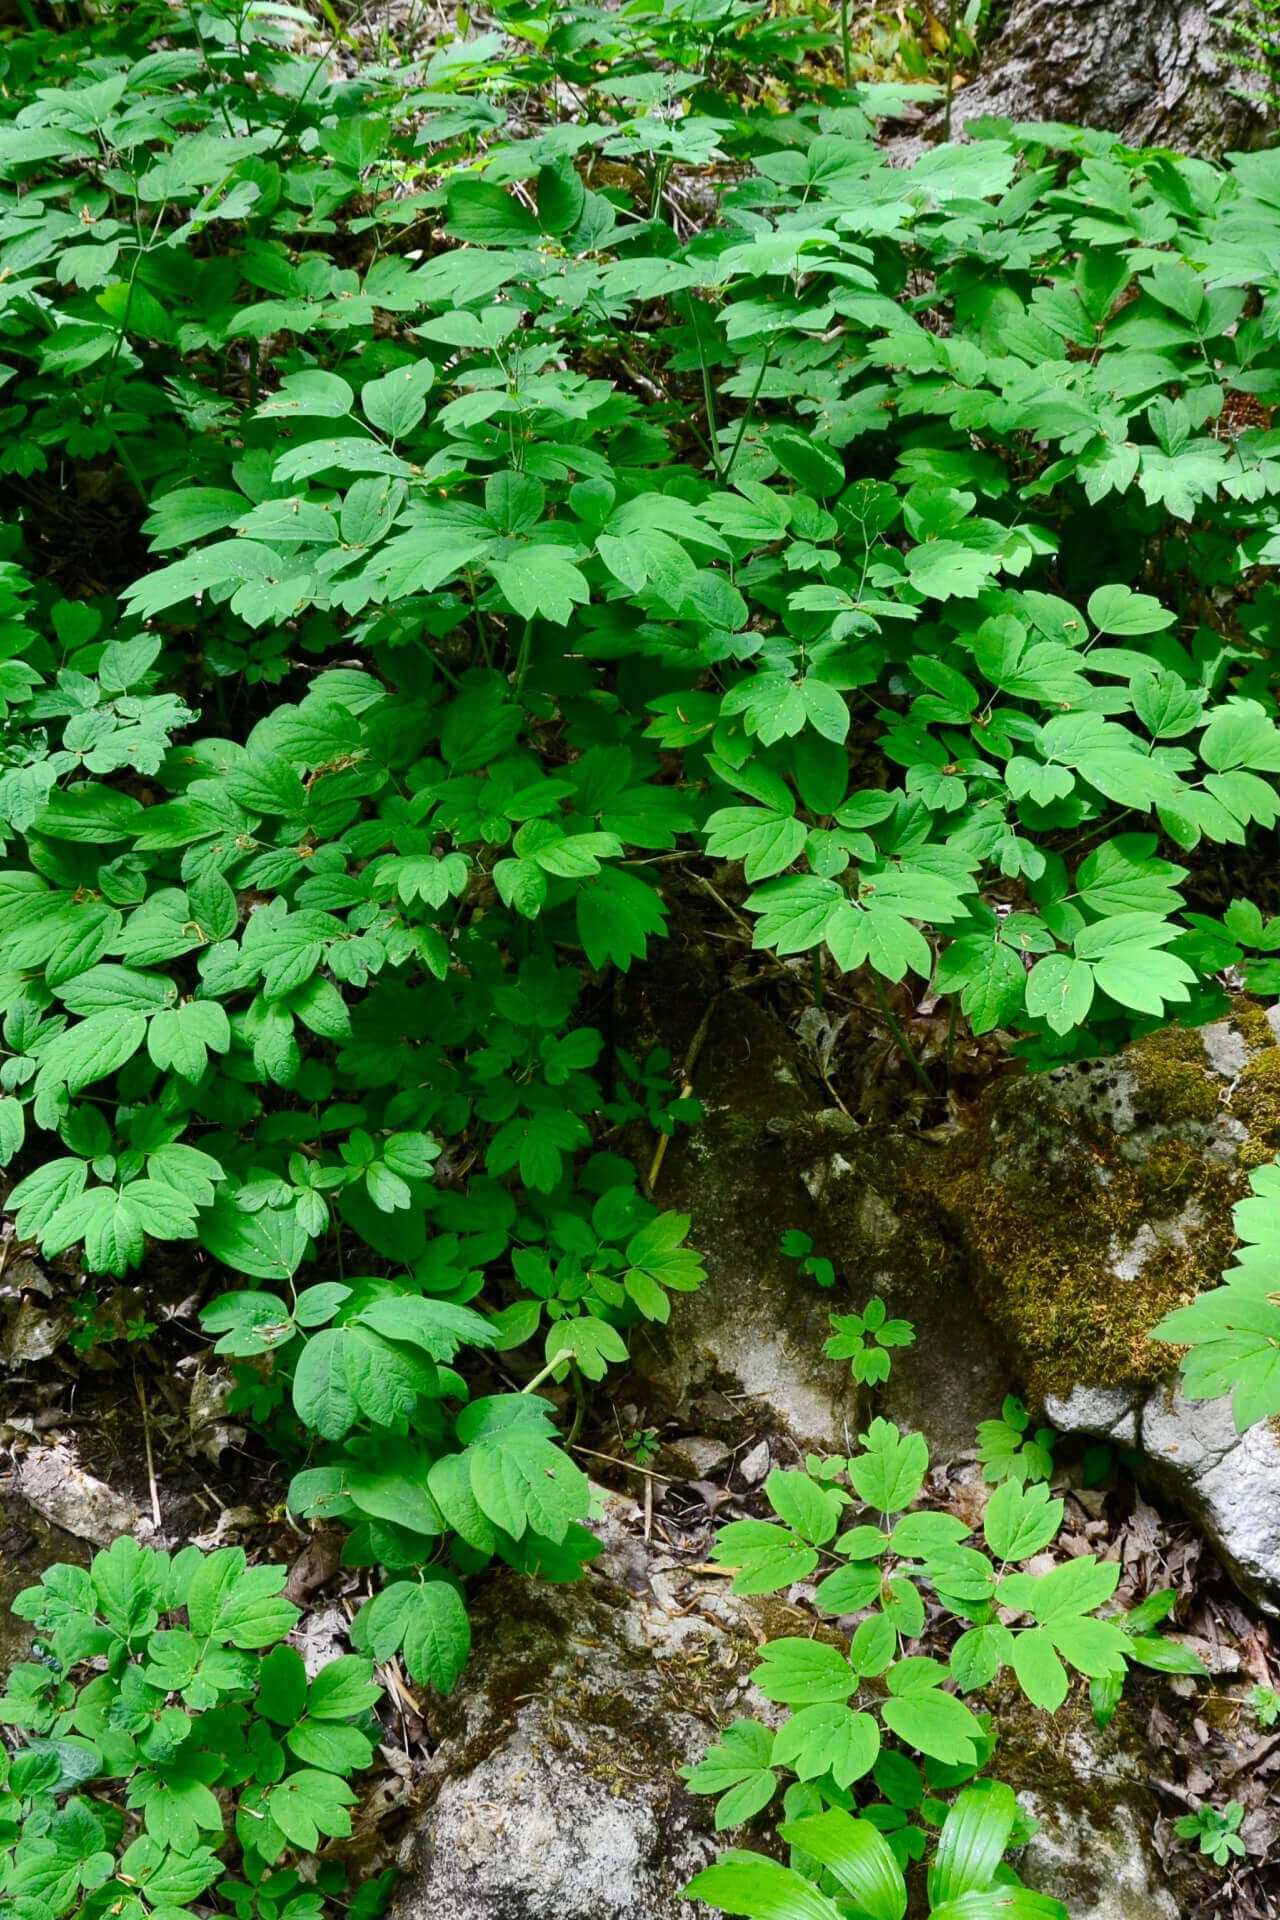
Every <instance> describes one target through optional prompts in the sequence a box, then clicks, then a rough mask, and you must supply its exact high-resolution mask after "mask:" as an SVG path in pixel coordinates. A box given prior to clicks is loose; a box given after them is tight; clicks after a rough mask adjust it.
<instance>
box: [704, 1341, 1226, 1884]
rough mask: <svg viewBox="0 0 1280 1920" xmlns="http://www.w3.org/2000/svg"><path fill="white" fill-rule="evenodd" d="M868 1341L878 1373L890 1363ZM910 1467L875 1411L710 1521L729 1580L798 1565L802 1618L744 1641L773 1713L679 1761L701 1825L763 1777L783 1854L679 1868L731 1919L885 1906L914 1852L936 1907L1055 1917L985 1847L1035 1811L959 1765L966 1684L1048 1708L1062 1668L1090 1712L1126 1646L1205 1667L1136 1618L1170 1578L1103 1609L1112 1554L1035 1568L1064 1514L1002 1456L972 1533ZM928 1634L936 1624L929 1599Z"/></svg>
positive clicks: (771, 1588)
mask: <svg viewBox="0 0 1280 1920" xmlns="http://www.w3.org/2000/svg"><path fill="white" fill-rule="evenodd" d="M873 1304H874V1303H873ZM864 1317H865V1316H864ZM908 1331H909V1330H908ZM859 1358H860V1355H859V1354H858V1353H855V1354H854V1355H853V1356H852V1364H853V1368H854V1372H855V1376H856V1377H858V1378H859V1379H864V1378H865V1377H866V1376H865V1374H864V1373H859V1370H858V1361H859ZM884 1358H885V1366H884V1369H883V1373H882V1374H880V1375H878V1376H877V1378H883V1377H884V1376H885V1375H887V1373H888V1371H889V1365H890V1360H889V1356H888V1355H887V1354H886V1355H885V1356H884ZM928 1470H929V1451H928V1447H927V1445H926V1443H925V1441H924V1440H923V1438H922V1437H921V1436H920V1435H919V1434H918V1433H906V1432H903V1431H901V1430H900V1429H899V1428H898V1427H896V1426H895V1425H894V1424H893V1423H892V1422H891V1421H888V1420H884V1419H875V1420H872V1421H871V1423H870V1425H869V1426H868V1428H867V1430H866V1431H865V1432H864V1433H863V1434H862V1435H861V1436H860V1444H859V1449H858V1451H857V1452H856V1453H854V1454H853V1455H851V1456H850V1457H849V1458H847V1459H846V1458H843V1457H833V1458H826V1459H824V1458H821V1457H818V1456H813V1457H810V1458H809V1459H808V1460H807V1461H806V1462H805V1466H804V1468H803V1469H799V1468H792V1469H776V1470H775V1471H774V1472H772V1473H771V1474H770V1475H769V1477H768V1479H767V1481H766V1482H765V1487H764V1492H765V1496H766V1498H767V1499H768V1502H769V1505H770V1506H771V1507H772V1509H773V1512H774V1515H775V1518H774V1519H772V1520H737V1521H733V1522H731V1523H730V1524H729V1525H728V1526H726V1527H723V1528H722V1529H721V1531H720V1534H719V1536H718V1538H717V1540H716V1544H715V1547H714V1549H713V1558H714V1559H715V1560H716V1561H717V1562H718V1563H719V1564H720V1565H721V1566H722V1567H724V1568H725V1569H726V1570H731V1571H732V1573H733V1591H734V1592H735V1593H739V1594H770V1593H780V1592H783V1591H785V1590H787V1589H789V1588H791V1587H794V1586H796V1585H797V1584H798V1583H800V1582H804V1583H806V1585H808V1584H809V1583H813V1582H816V1584H815V1585H813V1587H812V1606H813V1608H814V1610H815V1612H816V1614H817V1615H818V1616H819V1620H820V1621H821V1625H820V1626H819V1627H818V1628H817V1629H816V1630H815V1631H814V1632H812V1633H810V1634H804V1635H792V1636H787V1637H785V1638H781V1639H772V1640H768V1641H766V1643H765V1644H764V1645H763V1646H762V1647H761V1648H760V1652H759V1660H758V1664H757V1667H756V1670H755V1674H754V1676H753V1678H754V1683H755V1686H756V1687H757V1688H758V1690H759V1691H760V1692H761V1693H762V1694H763V1695H764V1696H765V1698H766V1699H767V1700H770V1701H773V1702H775V1703H776V1704H778V1705H780V1706H782V1707H786V1708H790V1709H791V1711H790V1712H789V1713H788V1714H787V1715H786V1717H785V1718H784V1719H783V1720H782V1721H781V1724H780V1725H777V1726H776V1727H770V1726H766V1725H765V1724H763V1723H762V1722H761V1721H759V1720H750V1719H740V1720H736V1721H734V1722H733V1724H732V1725H731V1726H730V1727H729V1728H727V1729H726V1730H725V1732H724V1733H723V1735H722V1737H721V1739H720V1740H719V1741H718V1742H717V1743H716V1744H715V1745H713V1746H712V1747H711V1748H710V1749H709V1751H708V1752H707V1754H706V1755H705V1756H704V1758H703V1759H702V1760H701V1761H699V1762H698V1764H697V1765H696V1766H691V1767H687V1768H686V1769H685V1770H684V1771H685V1778H686V1780H687V1782H688V1785H689V1787H690V1789H691V1791H693V1792H694V1793H704V1794H715V1795H716V1796H717V1804H716V1815H715V1819H716V1826H717V1827H718V1828H721V1829H725V1828H734V1827H739V1826H741V1825H742V1824H743V1823H744V1822H745V1821H748V1820H751V1819H753V1818H754V1817H756V1816H758V1815H760V1814H761V1813H762V1812H764V1811H765V1810H767V1809H769V1808H770V1807H771V1806H772V1805H773V1804H774V1802H775V1800H776V1798H777V1795H778V1793H779V1790H780V1788H781V1790H782V1811H783V1820H782V1823H781V1824H780V1826H779V1828H778V1832H779V1835H780V1837H781V1838H782V1839H783V1840H784V1841H786V1842H787V1844H788V1846H789V1848H790V1850H791V1851H790V1865H789V1866H783V1865H781V1864H780V1863H779V1862H778V1861H776V1860H773V1859H771V1858H769V1857H767V1856H765V1855H763V1854H760V1853H756V1852H752V1851H746V1850H741V1849H734V1850H731V1851H730V1852H728V1853H726V1854H724V1855H723V1856H722V1857H721V1859H720V1860H719V1861H718V1862H717V1863H716V1864H715V1865H714V1866H711V1867H709V1868H708V1869H707V1870H706V1871H705V1872H703V1873H700V1874H699V1875H697V1876H696V1878H695V1879H694V1880H693V1881H692V1882H691V1883H690V1885H689V1887H688V1889H687V1892H688V1893H689V1895H690V1896H693V1897H697V1898H699V1899H702V1900H705V1901H707V1902H708V1903H709V1904H710V1905H711V1906H713V1907H718V1908H720V1909H721V1910H723V1911H724V1912H726V1913H731V1914H742V1915H746V1916H749V1920H837V1917H838V1916H840V1915H842V1914H845V1913H854V1914H857V1915H858V1916H860V1917H861V1916H867V1917H868V1920H903V1916H904V1915H905V1913H906V1910H907V1902H908V1891H909V1886H908V1882H909V1875H910V1870H911V1868H912V1867H913V1866H914V1865H915V1864H916V1863H917V1862H920V1861H922V1860H923V1859H925V1857H926V1856H927V1855H928V1856H930V1857H931V1864H930V1866H929V1869H928V1873H927V1880H926V1892H927V1897H928V1902H929V1912H930V1913H931V1914H932V1915H933V1917H934V1920H1063V1916H1064V1915H1065V1909H1064V1908H1063V1907H1062V1906H1061V1905H1060V1904H1059V1902H1057V1901H1056V1900H1052V1899H1048V1898H1046V1897H1045V1896H1044V1895H1041V1894H1038V1893H1034V1892H1030V1891H1028V1890H1027V1889H1025V1888H1023V1887H1022V1886H1021V1884H1020V1882H1019V1881H1018V1879H1017V1876H1016V1875H1015V1874H1014V1873H1013V1871H1012V1870H1011V1869H1010V1868H1009V1867H1008V1866H1006V1865H1005V1864H1003V1856H1004V1853H1005V1851H1006V1849H1007V1848H1009V1847H1010V1846H1016V1845H1018V1844H1020V1843H1021V1842H1022V1841H1023V1840H1025V1839H1026V1838H1027V1837H1028V1835H1029V1833H1030V1831H1032V1830H1033V1828H1031V1827H1029V1826H1028V1824H1027V1822H1026V1820H1025V1818H1024V1816H1023V1815H1022V1813H1021V1811H1020V1809H1019V1808H1018V1805H1017V1802H1016V1800H1015V1799H1014V1796H1013V1793H1012V1792H1011V1791H1010V1789H1009V1788H1008V1787H1007V1786H1005V1785H1003V1784H1001V1783H1000V1782H998V1781H995V1780H990V1779H986V1780H980V1781H978V1780H975V1776H976V1775H978V1774H979V1773H980V1772H982V1771H984V1770H985V1769H986V1768H987V1766H988V1765H990V1764H992V1760H993V1754H994V1753H995V1751H996V1748H997V1739H996V1730H995V1728H994V1726H993V1723H992V1719H991V1716H990V1714H989V1713H986V1712H983V1711H980V1710H979V1709H978V1708H977V1707H975V1706H973V1705H971V1704H970V1702H969V1698H968V1697H967V1696H974V1695H980V1694H981V1693H982V1691H983V1690H984V1689H985V1688H988V1687H990V1686H991V1685H992V1684H993V1683H994V1682H996V1681H997V1680H998V1679H999V1678H1000V1677H1001V1675H1003V1674H1006V1673H1007V1674H1009V1675H1010V1676H1011V1678H1012V1680H1013V1682H1014V1683H1015V1684H1016V1685H1017V1687H1018V1688H1019V1689H1020V1690H1021V1692H1022V1693H1023V1694H1024V1696H1025V1697H1026V1699H1027V1700H1028V1701H1029V1702H1030V1703H1031V1705H1032V1706H1033V1707H1039V1708H1043V1709H1046V1710H1047V1711H1049V1712H1053V1711H1056V1710H1057V1709H1058V1708H1060V1707H1061V1706H1062V1705H1063V1704H1064V1702H1065V1701H1066V1699H1067V1695H1068V1692H1069V1690H1070V1687H1071V1684H1072V1676H1073V1674H1074V1675H1077V1676H1081V1677H1083V1678H1084V1679H1085V1680H1086V1681H1087V1682H1088V1684H1089V1688H1090V1693H1091V1697H1092V1702H1093V1710H1094V1714H1095V1717H1096V1718H1097V1719H1098V1721H1099V1722H1100V1724H1105V1723H1106V1721H1107V1720H1109V1719H1110V1717H1111V1716H1112V1714H1113V1713H1114V1712H1115V1709H1116V1707H1117V1705H1118V1702H1119V1698H1120V1690H1121V1687H1122V1685H1123V1682H1124V1676H1125V1673H1126V1671H1127V1670H1128V1668H1129V1666H1130V1665H1131V1664H1137V1665H1139V1666H1146V1667H1151V1668H1154V1669H1156V1670H1157V1671H1160V1672H1166V1673H1185V1674H1203V1673H1204V1671H1205V1669H1204V1668H1203V1666H1202V1665H1201V1662H1200V1660H1199V1659H1198V1658H1197V1656H1196V1655H1195V1654H1194V1653H1192V1652H1191V1650H1190V1649H1189V1648H1187V1647H1185V1646H1183V1645H1181V1644H1180V1643H1179V1642H1177V1641H1176V1640H1169V1639H1166V1638H1164V1637H1163V1636H1162V1635H1160V1634H1159V1633H1158V1632H1156V1628H1157V1627H1158V1625H1159V1623H1160V1621H1161V1620H1163V1619H1165V1618H1166V1617H1167V1616H1168V1614H1169V1613H1170V1612H1171V1611H1172V1608H1173V1606H1174V1604H1175V1603H1176V1598H1177V1596H1176V1594H1175V1593H1174V1592H1172V1591H1168V1592H1162V1593H1157V1594H1153V1595H1152V1596H1151V1597H1150V1598H1149V1599H1147V1600H1146V1601H1144V1602H1143V1603H1142V1604H1141V1605H1140V1606H1138V1607H1136V1608H1134V1609H1132V1610H1131V1611H1130V1613H1129V1614H1128V1615H1127V1616H1126V1615H1124V1614H1121V1613H1112V1614H1111V1615H1110V1616H1107V1615H1104V1613H1103V1611H1102V1610H1103V1609H1104V1608H1105V1607H1107V1605H1108V1603H1109V1602H1110V1601H1111V1599H1112V1596H1113V1595H1114V1593H1115V1590H1116V1587H1117V1584H1118V1582H1119V1579H1120V1572H1121V1567H1120V1563H1119V1561H1117V1560H1099V1559H1097V1558H1096V1557H1095V1556H1094V1555H1092V1554H1081V1555H1077V1556H1074V1557H1071V1558H1067V1559H1063V1560H1061V1561H1060V1562H1059V1563H1058V1564H1057V1565H1055V1566H1052V1567H1050V1568H1049V1570H1048V1571H1043V1570H1042V1561H1043V1556H1044V1555H1046V1553H1048V1552H1049V1550H1050V1549H1051V1548H1052V1546H1053V1543H1054V1541H1055V1539H1056V1538H1057V1535H1058V1532H1059V1529H1060V1527H1061V1525H1062V1522H1063V1517H1064V1513H1065V1506H1064V1502H1063V1501H1062V1500H1061V1499H1056V1498H1054V1497H1053V1496H1052V1495H1051V1492H1050V1489H1049V1487H1048V1486H1046V1485H1045V1484H1044V1481H1043V1480H1031V1481H1030V1482H1029V1483H1024V1480H1025V1477H1024V1476H1021V1475H1017V1474H1010V1475H1006V1477H1004V1478H1003V1479H1002V1480H1001V1482H1000V1484H999V1485H998V1486H997V1487H996V1488H995V1490H994V1491H993V1493H992V1494H991V1496H990V1498H989V1499H988V1501H987V1504H986V1510H985V1512H984V1514H983V1518H982V1528H981V1534H980V1536H979V1538H978V1539H975V1537H974V1534H973V1531H972V1530H971V1529H970V1528H969V1527H968V1526H967V1525H966V1524H965V1522H964V1521H963V1520H961V1519H960V1518H959V1517H958V1516H957V1515H956V1514H954V1513H949V1512H944V1511H939V1510H937V1509H931V1508H928V1507H922V1506H920V1505H919V1504H918V1503H919V1501H920V1498H921V1495H922V1493H923V1491H924V1487H925V1480H926V1476H927V1473H928ZM849 1523H852V1524H849ZM979 1541H980V1543H979ZM1028 1563H1034V1564H1035V1566H1036V1571H1035V1572H1032V1571H1030V1568H1029V1565H1028ZM931 1603H932V1604H933V1606H934V1608H935V1609H936V1608H938V1607H940V1608H941V1610H942V1613H943V1614H944V1615H945V1616H947V1617H948V1618H949V1619H950V1621H951V1622H952V1623H953V1624H954V1626H956V1627H959V1628H960V1629H961V1631H960V1632H959V1633H958V1634H953V1635H952V1637H951V1639H950V1643H949V1646H948V1648H947V1650H946V1656H945V1658H939V1657H937V1655H936V1654H935V1653H933V1652H930V1653H925V1652H923V1651H921V1650H919V1649H920V1643H921V1642H922V1640H923V1639H924V1637H925V1634H926V1622H927V1621H928V1619H929V1610H930V1604H931ZM930 1631H931V1632H932V1633H933V1634H934V1636H935V1638H936V1633H937V1615H936V1611H935V1614H934V1620H933V1623H932V1626H931V1628H930ZM996 1764H997V1765H998V1760H997V1761H996ZM784 1783H785V1784H784ZM969 1783H972V1784H969ZM956 1787H961V1788H962V1789H963V1790H962V1791H961V1792H960V1794H959V1795H958V1797H957V1798H956V1799H955V1800H954V1801H953V1802H951V1803H950V1804H948V1799H947V1796H948V1795H949V1794H950V1793H951V1792H952V1791H954V1789H955V1788H956ZM842 1902H843V1903H844V1904H841V1903H842Z"/></svg>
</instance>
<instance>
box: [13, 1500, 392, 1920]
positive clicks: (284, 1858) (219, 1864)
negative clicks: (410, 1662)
mask: <svg viewBox="0 0 1280 1920" xmlns="http://www.w3.org/2000/svg"><path fill="white" fill-rule="evenodd" d="M285 1575H286V1569H285V1568H284V1567H247V1566H246V1565H245V1557H244V1554H243V1553H242V1552H241V1550H240V1549H239V1548H238V1547H225V1548H223V1549H221V1550H220V1551H218V1552H216V1553H210V1554H202V1553H201V1552H200V1550H199V1549H198V1548H197V1547H187V1548H184V1549H183V1551H182V1552H181V1553H179V1554H177V1555H175V1556H173V1557H172V1558H171V1557H170V1556H169V1555H168V1554H165V1553H160V1552H157V1550H156V1549H155V1548H153V1547H140V1546H139V1545H138V1544H137V1543H136V1541H133V1540H131V1539H129V1538H128V1537H127V1536H124V1535H122V1536H121V1538H119V1539H118V1540H116V1541H115V1542H114V1543H113V1544H112V1546H111V1548H110V1550H109V1551H107V1552H104V1553H99V1554H97V1555H96V1556H95V1558H94V1561H93V1564H92V1566H91V1567H89V1568H85V1567H71V1566H57V1567H52V1568H50V1569H49V1571H48V1572H47V1573H46V1574H45V1576H44V1578H43V1580H42V1581H41V1582H40V1584H39V1585H38V1586H36V1587H31V1588H28V1589H27V1590H26V1592H24V1593H21V1594H19V1596H18V1598H17V1601H16V1603H15V1611H16V1612H17V1614H18V1615H19V1616H20V1617H21V1618H22V1619H25V1620H28V1621H30V1622H31V1623H32V1625H33V1626H34V1627H35V1629H36V1630H37V1632H38V1633H39V1634H40V1635H42V1636H43V1638H42V1639H40V1640H38V1641H37V1643H36V1647H35V1651H37V1652H38V1653H39V1655H40V1657H39V1658H38V1659H36V1660H31V1661H22V1662H19V1664H18V1665H17V1666H15V1667H14V1668H13V1670H12V1671H11V1673H10V1674H9V1678H8V1684H7V1686H6V1689H5V1692H4V1693H3V1695H0V1723H3V1724H5V1725H6V1726H10V1727H14V1728H18V1729H21V1731H22V1737H23V1744H22V1745H21V1747H20V1748H19V1750H18V1752H17V1753H16V1754H15V1755H14V1756H13V1758H12V1760H10V1757H9V1754H8V1753H7V1752H4V1751H2V1750H0V1884H2V1885H3V1888H4V1897H5V1903H6V1906H7V1907H8V1909H9V1911H10V1912H11V1913H12V1914H13V1915H14V1916H15V1920H61V1916H62V1915H64V1914H70V1913H74V1914H75V1915H76V1916H77V1920H107V1916H110V1920H179V1917H180V1916H189V1915H190V1914H191V1913H192V1912H193V1911H194V1910H193V1908H192V1907H191V1905H190V1904H189V1903H190V1902H192V1901H198V1902H200V1909H201V1911H202V1912H208V1911H211V1910H214V1909H211V1907H210V1906H209V1905H208V1904H207V1903H208V1902H214V1903H216V1911H217V1912H219V1913H226V1914H234V1915H235V1916H236V1920H322V1916H323V1915H324V1914H325V1913H326V1912H333V1911H334V1908H333V1907H332V1906H331V1905H330V1901H331V1900H334V1899H336V1900H339V1901H341V1903H342V1906H343V1908H344V1909H345V1910H346V1911H348V1912H349V1913H350V1914H351V1915H352V1916H353V1920H368V1917H369V1916H372V1915H373V1914H375V1913H376V1912H379V1911H380V1910H381V1899H382V1896H383V1894H385V1892H386V1890H387V1885H386V1880H385V1878H384V1879H382V1880H381V1881H379V1880H369V1881H367V1882H366V1884H365V1885H364V1886H363V1887H362V1888H360V1889H359V1890H358V1891H355V1892H354V1894H353V1896H352V1897H350V1898H348V1894H349V1889H348V1886H347V1874H346V1872H345V1870H344V1869H343V1867H342V1865H341V1864H340V1863H338V1862H332V1863H329V1864H327V1865H326V1866H324V1867H322V1868H321V1869H320V1872H319V1876H318V1878H317V1877H316V1876H315V1875H312V1874H308V1876H307V1877H306V1878H305V1879H304V1878H303V1877H302V1876H301V1875H300V1874H299V1873H298V1871H297V1863H298V1861H299V1860H300V1859H305V1858H306V1857H307V1856H309V1855H311V1854H312V1853H313V1852H314V1851H315V1848H316V1846H317V1844H323V1842H322V1841H321V1836H322V1835H324V1836H329V1837H333V1836H339V1837H341V1836H346V1835H349V1834H350V1833H351V1814H350V1811H349V1809H350V1807H351V1806H352V1804H353V1803H354V1801H355V1798H356V1795H355V1792H354V1790H353V1789H352V1787H351V1785H350V1784H349V1781H348V1777H347V1776H348V1775H350V1774H351V1773H353V1772H357V1771H359V1769H361V1768H363V1767H367V1766H368V1764H369V1762H370V1759H371V1758H372V1755H373V1741H372V1739H371V1738H370V1737H369V1735H370V1732H371V1731H373V1730H376V1724H377V1723H376V1721H375V1720H374V1719H373V1717H372V1714H371V1712H370V1709H371V1708H372V1706H373V1704H374V1702H375V1701H376V1700H377V1699H378V1696H379V1694H380V1692H381V1689H380V1687H379V1686H378V1685H377V1684H376V1682H375V1681H374V1679H373V1665H372V1662H371V1661H369V1660H363V1659H360V1658H359V1657H358V1656H356V1655H346V1656H343V1657H340V1658H338V1659H335V1660H331V1661H330V1662H329V1663H328V1664H327V1665H326V1666H325V1667H323V1668H322V1669H321V1671H320V1672H319V1673H317V1674H316V1676H315V1677H314V1679H312V1680H310V1681H308V1678H307V1674H306V1670H305V1668H304V1666H303V1661H302V1656H301V1654H300V1653H298V1652H297V1651H296V1649H295V1648H293V1647H291V1646H288V1645H286V1644H285V1642H284V1636H285V1635H286V1634H287V1633H288V1632H289V1630H290V1628H291V1627H293V1626H294V1625H295V1624H296V1622H297V1620H298V1609H297V1607H295V1606H293V1605H292V1604H291V1602H290V1601H288V1600H286V1599H283V1598H282V1597H281V1588H282V1587H283V1586H284V1584H285ZM166 1623H167V1624H166ZM215 1789H216V1790H217V1791H215Z"/></svg>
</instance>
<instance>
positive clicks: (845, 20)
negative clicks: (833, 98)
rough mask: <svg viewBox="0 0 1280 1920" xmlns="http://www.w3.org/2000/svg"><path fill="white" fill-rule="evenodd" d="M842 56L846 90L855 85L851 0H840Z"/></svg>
mask: <svg viewBox="0 0 1280 1920" xmlns="http://www.w3.org/2000/svg"><path fill="white" fill-rule="evenodd" d="M840 57H841V59H842V60H843V62H844V84H845V89H846V91H847V90H848V89H849V88H850V87H851V86H852V85H853V40H852V38H851V37H850V34H849V0H840Z"/></svg>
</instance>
